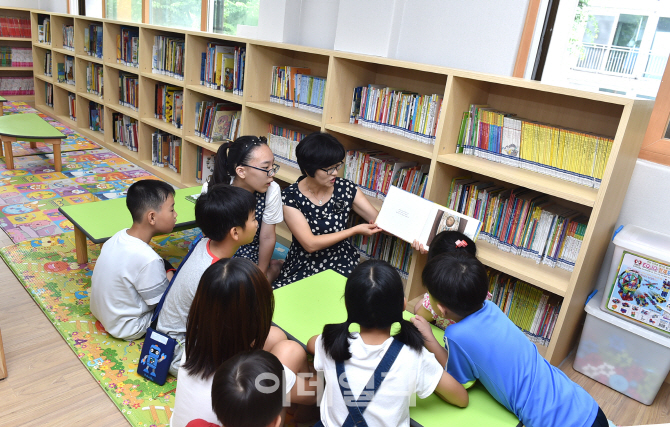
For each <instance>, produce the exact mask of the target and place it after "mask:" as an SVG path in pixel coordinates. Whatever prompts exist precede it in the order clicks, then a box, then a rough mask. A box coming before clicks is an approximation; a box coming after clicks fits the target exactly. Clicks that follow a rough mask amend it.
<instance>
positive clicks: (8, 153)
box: [0, 106, 65, 172]
mask: <svg viewBox="0 0 670 427" xmlns="http://www.w3.org/2000/svg"><path fill="white" fill-rule="evenodd" d="M0 111H2V107H1V106H0ZM63 138H65V135H63V134H62V133H60V132H59V131H58V130H57V129H56V128H55V127H53V126H51V125H50V124H49V123H48V122H47V121H45V120H44V119H43V118H41V117H40V116H38V115H37V114H34V113H26V114H12V115H11V116H1V117H0V139H1V140H2V145H4V148H5V163H6V164H7V169H14V154H13V153H12V142H15V141H16V140H17V139H20V140H21V141H28V142H30V148H35V147H36V146H37V145H36V143H37V142H44V143H46V144H52V145H53V147H54V153H53V154H54V169H56V171H57V172H60V171H61V157H60V144H61V140H62V139H63ZM0 154H2V152H1V150H0Z"/></svg>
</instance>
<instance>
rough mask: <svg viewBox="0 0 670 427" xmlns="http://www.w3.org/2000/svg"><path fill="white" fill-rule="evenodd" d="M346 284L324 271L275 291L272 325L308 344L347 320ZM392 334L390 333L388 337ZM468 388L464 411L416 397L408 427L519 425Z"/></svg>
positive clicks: (481, 392)
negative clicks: (468, 401)
mask: <svg viewBox="0 0 670 427" xmlns="http://www.w3.org/2000/svg"><path fill="white" fill-rule="evenodd" d="M346 282H347V279H346V278H345V277H344V276H342V275H340V274H338V273H336V272H334V271H332V270H326V271H324V272H321V273H319V274H315V275H313V276H311V277H308V278H306V279H302V280H299V281H297V282H295V283H291V284H290V285H286V286H283V287H281V288H279V289H275V290H274V291H273V293H274V298H275V312H274V316H273V318H272V320H273V322H274V323H275V324H276V325H277V326H279V327H280V328H281V329H283V330H284V332H286V334H287V335H289V336H290V338H291V339H294V340H296V341H298V342H300V343H302V344H303V345H304V344H307V341H308V340H309V339H310V338H311V337H313V336H314V335H317V334H320V333H321V332H323V327H324V326H325V325H326V324H328V323H340V322H344V321H345V320H347V309H346V307H345V306H344V298H343V295H344V287H345V285H346ZM403 317H404V318H405V319H407V320H409V319H410V318H412V317H414V315H413V314H410V313H409V312H407V311H406V312H404V313H403ZM354 326H355V325H354ZM354 326H352V329H351V330H352V331H353V330H354ZM395 333H396V332H395V331H394V330H392V331H391V334H395ZM433 335H435V337H436V338H437V339H438V342H442V337H443V336H444V331H443V330H441V329H439V328H437V327H435V326H433ZM468 386H470V388H468V395H469V396H470V404H469V405H468V407H467V408H458V407H456V406H453V405H450V404H448V403H446V402H444V401H443V400H442V399H440V398H439V397H438V396H437V395H435V394H432V395H431V396H428V397H427V398H426V399H419V398H418V397H417V399H416V406H414V407H411V408H409V416H410V418H411V420H410V425H411V426H414V427H421V426H422V427H443V426H451V427H461V426H463V427H465V426H487V427H515V426H517V425H518V424H519V420H517V418H516V416H515V415H514V414H513V413H511V412H509V411H508V410H507V409H506V408H505V407H504V406H502V405H501V404H500V403H498V402H497V401H496V400H495V399H494V398H493V396H491V394H490V393H489V392H488V391H487V390H486V388H484V386H482V385H481V384H480V383H479V382H476V383H475V384H474V385H472V384H467V385H466V388H467V387H468Z"/></svg>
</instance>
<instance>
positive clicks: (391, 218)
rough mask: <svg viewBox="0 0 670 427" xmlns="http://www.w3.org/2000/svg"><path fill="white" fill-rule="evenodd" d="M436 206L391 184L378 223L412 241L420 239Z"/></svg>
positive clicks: (390, 231) (385, 229)
mask: <svg viewBox="0 0 670 427" xmlns="http://www.w3.org/2000/svg"><path fill="white" fill-rule="evenodd" d="M435 206H437V205H435V203H433V202H431V201H429V200H426V199H423V198H421V197H419V196H416V195H414V194H412V193H409V192H407V191H404V190H401V189H399V188H397V187H394V186H391V187H389V191H388V194H387V195H386V199H384V204H383V205H382V209H381V211H380V212H379V215H378V216H377V221H376V223H377V225H378V226H379V227H380V228H381V229H383V230H384V231H386V232H388V233H391V234H393V235H395V236H398V237H399V238H401V239H403V240H404V241H406V242H409V243H411V242H413V241H414V240H418V239H419V237H420V235H421V233H422V230H423V228H424V225H425V224H426V222H427V220H428V218H429V215H430V212H433V211H435V210H436V207H435ZM433 216H434V214H433Z"/></svg>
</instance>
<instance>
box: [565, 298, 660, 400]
mask: <svg viewBox="0 0 670 427" xmlns="http://www.w3.org/2000/svg"><path fill="white" fill-rule="evenodd" d="M597 299H598V298H597V297H595V298H593V299H591V301H589V303H588V304H587V305H586V308H585V310H586V322H585V323H584V330H583V331H582V336H581V339H580V340H579V347H578V348H577V356H576V358H575V362H574V364H573V367H574V368H575V370H577V371H579V372H581V373H582V374H584V375H586V376H588V377H590V378H593V379H594V380H596V381H598V382H600V383H602V384H605V385H606V386H608V387H610V388H612V389H614V390H616V391H618V392H620V393H622V394H625V395H626V396H628V397H631V398H633V399H635V400H637V401H638V402H641V403H644V404H645V405H651V403H652V402H653V401H654V398H655V397H656V394H657V393H658V390H659V389H660V388H661V385H662V384H663V381H664V380H665V377H666V376H667V375H668V372H669V371H670V338H668V337H665V336H663V335H661V334H658V333H655V332H652V331H649V330H647V329H645V328H643V327H641V326H638V325H637V324H634V323H631V322H629V321H627V320H624V319H621V318H619V317H617V316H614V315H611V314H608V313H606V312H604V311H602V310H601V309H600V308H599V307H598V304H599V302H598V301H597Z"/></svg>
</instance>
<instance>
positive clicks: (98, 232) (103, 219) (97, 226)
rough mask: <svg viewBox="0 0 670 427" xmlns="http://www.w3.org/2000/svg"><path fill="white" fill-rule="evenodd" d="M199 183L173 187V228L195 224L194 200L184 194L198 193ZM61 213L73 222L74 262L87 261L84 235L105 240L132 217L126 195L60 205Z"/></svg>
mask: <svg viewBox="0 0 670 427" xmlns="http://www.w3.org/2000/svg"><path fill="white" fill-rule="evenodd" d="M201 189H202V187H200V186H198V187H190V188H183V189H180V190H177V191H176V194H175V196H174V208H175V210H176V211H177V224H175V228H174V231H179V230H186V229H189V228H193V227H195V226H196V225H195V203H193V202H191V201H189V200H186V196H190V195H192V194H200V190H201ZM58 210H59V211H60V213H62V214H63V216H65V217H66V218H67V219H69V220H70V222H71V223H72V225H74V241H75V249H76V252H77V262H78V263H79V264H83V263H86V262H88V247H87V245H86V239H87V238H88V239H89V240H90V241H92V242H93V243H104V242H106V241H107V240H108V239H109V238H110V237H112V236H113V235H114V234H115V233H116V232H118V231H119V230H123V229H124V228H129V227H130V226H131V225H132V224H133V218H132V216H131V215H130V211H128V208H127V207H126V199H125V197H124V198H119V199H112V200H103V201H99V202H91V203H82V204H80V205H70V206H62V207H60V208H58Z"/></svg>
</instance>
